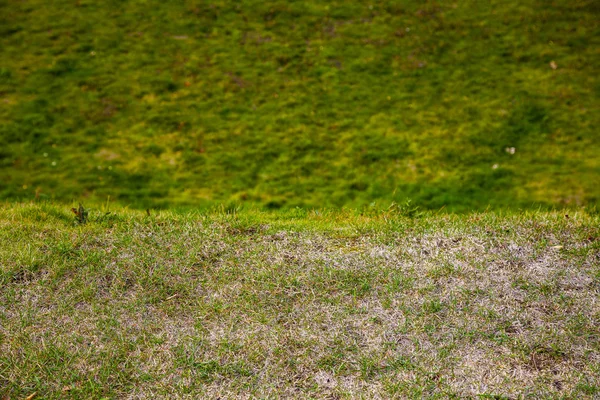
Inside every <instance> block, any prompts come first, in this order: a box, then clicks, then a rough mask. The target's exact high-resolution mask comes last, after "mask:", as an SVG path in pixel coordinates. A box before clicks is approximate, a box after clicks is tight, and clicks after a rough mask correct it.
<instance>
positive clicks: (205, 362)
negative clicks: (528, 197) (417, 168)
mask: <svg viewBox="0 0 600 400" xmlns="http://www.w3.org/2000/svg"><path fill="white" fill-rule="evenodd" d="M599 290H600V219H599V216H598V215H597V214H589V213H586V212H582V211H579V212H575V213H570V214H569V215H568V216H566V215H565V214H564V213H558V212H551V213H545V212H534V213H532V212H518V213H515V212H500V211H498V212H487V213H481V214H477V213H475V214H468V215H443V214H432V213H421V214H417V215H415V214H414V212H412V211H411V210H407V209H402V208H395V209H390V210H387V211H381V210H380V211H373V212H371V213H359V212H355V211H331V212H327V211H305V210H289V211H286V212H283V211H279V212H278V213H267V212H264V211H260V210H254V211H253V210H246V211H242V212H229V213H228V212H225V211H223V212H218V211H210V212H209V211H196V212H188V213H177V212H173V211H160V212H152V213H151V214H150V215H148V214H147V213H145V212H138V211H132V210H127V209H123V208H115V209H113V210H106V209H102V208H100V209H96V210H89V214H88V219H87V223H86V224H80V223H78V222H77V221H76V217H75V215H74V214H73V213H72V212H71V211H70V210H69V207H67V206H60V205H52V204H47V203H40V204H32V203H23V204H17V203H12V204H8V203H5V204H3V205H2V207H0V398H3V399H4V398H9V399H22V398H25V397H27V396H29V395H31V394H32V393H37V395H38V396H39V398H44V399H59V398H76V399H78V398H81V399H87V398H140V399H141V398H217V397H220V398H342V399H346V398H348V399H350V398H377V397H379V398H399V399H400V398H423V397H427V398H577V399H592V398H596V397H597V396H598V394H599V393H600V379H599V377H600V371H599V365H600V363H599V362H598V360H599V359H600V342H599V336H598V324H597V322H598V321H599V320H600V308H599V303H598V301H597V300H598V295H599Z"/></svg>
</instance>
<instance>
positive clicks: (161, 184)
mask: <svg viewBox="0 0 600 400" xmlns="http://www.w3.org/2000/svg"><path fill="white" fill-rule="evenodd" d="M598 16H599V7H598V2H597V1H593V0H588V1H585V0H581V1H573V0H556V1H552V2H549V1H545V0H519V1H516V0H515V1H504V0H503V1H474V0H473V1H460V2H455V3H452V2H441V1H439V2H436V1H428V2H422V1H403V2H397V1H378V2H371V3H369V2H359V1H269V2H264V1H252V0H244V1H236V2H225V1H219V0H217V1H212V2H207V1H166V2H162V1H89V0H77V1H74V0H70V1H62V0H55V1H42V0H28V1H19V2H17V1H9V0H1V1H0V197H1V198H4V199H33V198H35V197H37V198H52V199H58V200H63V201H69V200H71V199H86V198H89V199H94V201H104V200H106V198H107V197H108V196H110V197H111V198H112V199H116V201H118V202H120V203H122V204H129V205H132V206H134V207H166V206H209V205H211V204H214V203H215V202H221V203H242V202H243V203H249V204H252V205H255V206H261V207H275V208H276V207H295V206H301V207H319V208H320V207H339V206H349V207H360V206H363V205H365V204H370V203H371V202H373V201H377V202H379V203H380V204H389V203H391V202H397V203H400V202H403V201H405V199H407V198H410V199H412V201H413V203H414V204H417V205H419V206H421V207H424V208H433V209H438V208H441V207H446V209H448V210H453V211H461V210H473V209H475V210H477V209H484V208H486V207H488V206H492V207H515V208H516V207H521V208H526V207H538V206H542V207H563V206H585V205H590V204H597V203H598V200H599V198H600V178H599V176H600V152H598V150H597V144H598V143H600V133H599V130H598V126H600V110H599V102H598V95H599V92H600V84H599V82H598V70H599V67H600V63H599V54H598V52H599V50H598V49H600V39H599V38H600V31H599V27H598V21H599V19H598ZM512 148H514V151H513V150H511V149H512Z"/></svg>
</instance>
